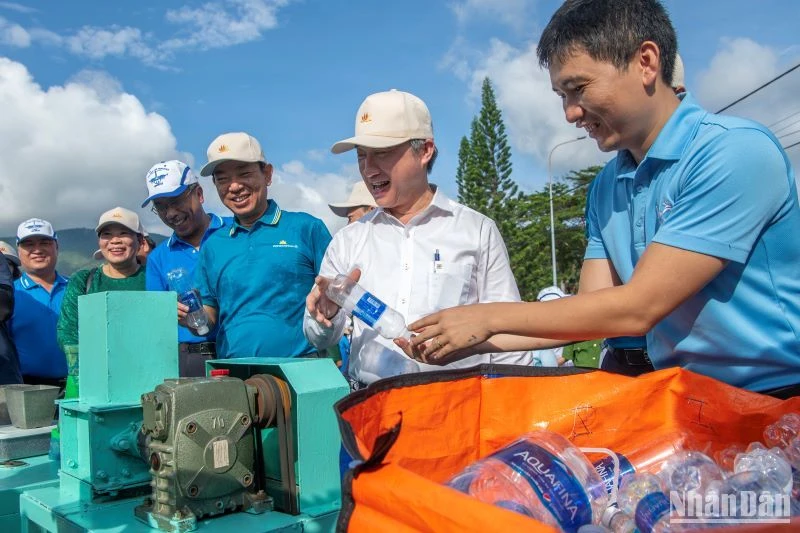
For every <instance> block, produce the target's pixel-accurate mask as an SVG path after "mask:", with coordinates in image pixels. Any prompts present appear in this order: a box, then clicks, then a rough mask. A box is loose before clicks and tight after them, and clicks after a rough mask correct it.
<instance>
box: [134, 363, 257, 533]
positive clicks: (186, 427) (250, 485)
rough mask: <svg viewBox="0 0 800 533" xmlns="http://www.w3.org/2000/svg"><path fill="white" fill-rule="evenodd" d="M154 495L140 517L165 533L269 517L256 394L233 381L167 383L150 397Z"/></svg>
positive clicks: (147, 427)
mask: <svg viewBox="0 0 800 533" xmlns="http://www.w3.org/2000/svg"><path fill="white" fill-rule="evenodd" d="M142 409H143V417H144V422H143V425H142V432H143V433H144V434H145V435H146V436H147V437H148V438H149V445H148V452H149V463H150V473H151V474H152V476H153V478H152V481H151V485H152V488H153V490H152V497H151V498H148V499H147V500H145V503H144V504H143V505H140V506H138V507H137V508H136V511H135V513H136V516H137V517H138V518H139V519H141V520H143V521H145V522H146V523H148V524H149V525H150V526H151V527H156V528H159V529H162V530H165V531H188V530H191V529H194V526H195V522H196V520H197V519H198V518H200V517H203V516H210V515H217V514H222V513H224V512H227V511H232V510H246V511H250V512H255V513H259V512H263V511H264V510H267V509H269V508H271V498H270V497H269V496H267V495H266V493H265V492H264V491H263V490H259V487H260V485H261V483H259V482H258V479H257V478H258V476H259V475H260V473H259V468H258V466H257V454H256V449H255V443H256V439H255V436H254V425H253V424H254V418H255V417H256V389H255V387H252V386H249V385H247V384H245V383H244V382H243V381H242V380H240V379H236V378H230V377H215V378H189V379H177V380H167V381H165V382H164V383H163V384H161V385H158V386H157V387H156V389H155V391H153V392H149V393H146V394H144V395H143V396H142Z"/></svg>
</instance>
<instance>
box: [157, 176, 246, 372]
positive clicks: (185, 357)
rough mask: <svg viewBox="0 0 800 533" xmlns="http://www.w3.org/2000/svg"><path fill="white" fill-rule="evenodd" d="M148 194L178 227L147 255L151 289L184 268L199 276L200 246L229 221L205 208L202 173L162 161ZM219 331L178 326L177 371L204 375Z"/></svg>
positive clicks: (171, 224)
mask: <svg viewBox="0 0 800 533" xmlns="http://www.w3.org/2000/svg"><path fill="white" fill-rule="evenodd" d="M145 183H146V184H147V192H148V196H147V199H146V200H145V201H144V203H143V204H142V207H145V206H146V205H147V204H149V203H150V202H152V203H153V206H152V207H151V209H152V211H153V212H154V213H155V214H157V215H158V217H159V218H160V219H161V221H162V222H163V223H164V224H166V225H167V226H168V227H169V228H170V229H172V230H173V233H172V235H171V236H170V238H169V239H167V240H166V241H164V242H162V243H161V244H160V245H159V246H157V247H156V248H155V249H154V250H152V251H151V252H150V254H149V255H148V257H147V271H146V273H145V281H146V285H147V290H148V291H169V290H172V288H171V287H170V286H169V282H168V279H167V275H168V274H169V273H170V272H172V271H173V270H176V269H179V268H182V269H184V270H186V272H187V273H188V274H189V275H190V276H193V275H194V270H195V266H196V265H197V259H198V258H199V257H200V248H201V247H202V246H203V244H204V243H205V242H206V240H207V239H208V238H209V237H210V236H211V235H212V234H213V233H214V232H215V231H217V230H218V229H220V228H223V227H224V226H225V225H226V223H230V221H225V220H223V219H222V218H220V217H219V216H217V215H215V214H213V213H206V212H205V210H204V209H203V202H204V201H205V200H204V198H203V189H202V187H200V184H199V183H198V180H197V176H196V175H195V174H194V172H192V169H190V168H189V167H188V166H187V165H186V164H185V163H182V162H180V161H175V160H172V161H162V162H161V163H158V164H156V165H153V167H152V168H151V169H150V170H149V171H148V172H147V175H146V176H145ZM216 334H217V332H216V331H215V330H210V331H209V332H208V333H207V334H206V335H195V334H194V333H193V332H192V331H191V330H189V329H188V328H185V327H183V326H180V325H179V326H178V343H179V344H178V371H179V373H180V375H181V376H183V377H193V376H205V375H206V371H205V362H206V361H207V360H208V359H213V358H214V355H215V354H216V347H215V345H214V340H215V338H216Z"/></svg>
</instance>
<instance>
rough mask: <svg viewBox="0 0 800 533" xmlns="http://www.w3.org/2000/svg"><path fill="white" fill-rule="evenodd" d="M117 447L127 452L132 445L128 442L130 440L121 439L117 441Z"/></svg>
mask: <svg viewBox="0 0 800 533" xmlns="http://www.w3.org/2000/svg"><path fill="white" fill-rule="evenodd" d="M117 447H118V448H119V449H120V450H127V449H129V448H130V447H131V443H130V442H128V439H119V441H117Z"/></svg>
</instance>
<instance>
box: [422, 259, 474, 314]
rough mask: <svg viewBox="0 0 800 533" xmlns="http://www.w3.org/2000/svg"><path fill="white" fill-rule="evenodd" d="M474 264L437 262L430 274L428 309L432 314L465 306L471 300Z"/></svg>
mask: <svg viewBox="0 0 800 533" xmlns="http://www.w3.org/2000/svg"><path fill="white" fill-rule="evenodd" d="M472 268H473V265H472V264H466V265H465V264H459V263H443V262H441V261H437V262H436V263H435V264H434V270H433V272H430V273H429V274H428V307H429V308H430V310H431V312H435V311H439V310H440V309H447V308H448V307H455V306H457V305H463V304H465V303H467V302H468V300H469V289H470V281H471V280H472Z"/></svg>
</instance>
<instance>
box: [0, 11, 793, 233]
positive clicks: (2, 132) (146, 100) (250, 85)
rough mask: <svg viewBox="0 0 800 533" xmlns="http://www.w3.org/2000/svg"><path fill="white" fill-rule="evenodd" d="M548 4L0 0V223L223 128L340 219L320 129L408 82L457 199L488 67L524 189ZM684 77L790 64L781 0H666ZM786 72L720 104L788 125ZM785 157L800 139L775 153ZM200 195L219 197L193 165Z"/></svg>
mask: <svg viewBox="0 0 800 533" xmlns="http://www.w3.org/2000/svg"><path fill="white" fill-rule="evenodd" d="M559 4H560V2H556V1H534V0H527V1H526V0H453V1H442V2H439V1H436V0H433V1H430V0H429V1H424V2H423V1H418V0H407V1H406V2H381V1H363V0H353V1H346V2H345V1H341V0H340V1H335V0H329V1H322V0H317V1H313V0H306V1H292V0H219V1H217V2H215V3H205V2H202V1H201V2H192V1H184V2H179V1H178V2H169V3H166V2H156V1H147V0H142V1H139V2H101V1H98V0H95V1H89V0H84V1H77V2H26V3H24V4H23V3H13V2H5V1H0V109H3V110H4V111H3V119H2V120H0V161H3V162H4V163H3V165H0V196H2V199H3V201H4V204H3V205H4V206H10V207H7V208H6V209H4V210H3V213H0V230H2V231H3V232H6V233H8V232H9V231H12V230H13V229H15V228H16V225H17V224H18V223H19V222H20V221H21V220H24V219H25V218H28V217H30V216H41V217H44V218H48V219H50V220H51V221H53V222H54V224H55V225H56V226H57V227H62V228H64V227H73V226H87V227H91V226H93V225H94V224H95V222H96V219H97V217H98V216H99V214H100V213H101V212H102V211H104V210H106V209H108V208H110V207H113V206H114V205H123V206H125V207H130V208H134V209H137V211H138V212H140V214H141V215H142V216H143V219H144V221H145V223H146V225H148V226H150V227H151V228H153V229H156V230H160V231H164V228H163V226H161V225H160V223H159V222H158V221H157V218H156V217H155V215H153V214H152V213H150V212H149V211H145V210H140V209H138V206H139V205H140V204H141V200H143V199H144V197H145V196H146V194H145V192H146V191H145V186H144V175H145V173H146V171H147V170H148V169H149V167H150V166H151V165H152V164H154V163H156V162H158V161H160V160H162V159H165V158H179V159H184V160H186V161H187V162H188V163H190V164H192V165H194V166H195V167H196V168H199V166H200V165H202V163H204V162H205V150H206V148H207V146H208V143H209V142H210V141H211V140H212V139H213V138H214V137H215V136H217V135H218V134H220V133H222V132H225V131H239V130H244V131H248V132H250V133H252V134H253V135H255V136H256V137H258V138H259V139H260V140H261V142H262V144H263V146H264V149H265V152H266V154H267V157H268V159H270V161H271V162H272V163H273V164H274V165H275V167H276V172H277V176H276V180H275V185H274V186H273V188H272V189H271V195H272V196H273V197H274V198H276V199H277V200H278V201H279V203H280V204H281V205H282V207H284V208H287V209H292V210H306V211H309V212H311V213H312V214H314V215H316V216H319V217H320V218H322V219H323V220H325V221H326V223H328V224H329V226H330V227H331V229H332V230H334V229H336V228H337V227H338V226H339V225H340V224H341V221H340V220H338V219H336V218H335V217H334V216H333V214H332V213H331V212H330V211H329V210H328V208H327V206H326V204H327V203H328V202H334V201H339V200H342V199H343V198H344V197H345V196H346V195H347V189H348V185H349V184H350V183H352V182H353V181H355V180H356V179H358V173H357V169H356V166H355V157H354V156H353V155H352V154H345V155H341V156H334V155H332V154H330V153H329V151H328V149H329V147H330V145H331V144H332V143H333V142H335V141H337V140H339V139H341V138H344V137H348V136H350V135H351V134H352V130H353V123H354V116H355V112H356V109H357V107H358V105H359V104H360V102H361V101H362V100H363V98H364V97H365V96H366V95H368V94H370V93H372V92H376V91H381V90H386V89H389V88H398V89H402V90H407V91H410V92H413V93H415V94H417V95H418V96H420V97H421V98H422V99H423V100H425V101H426V102H427V104H428V106H429V108H430V109H431V112H432V115H433V120H434V127H435V134H436V141H437V145H438V146H439V149H440V159H439V161H438V162H437V165H436V168H435V169H434V173H433V178H432V181H434V182H436V183H438V184H440V185H441V186H442V188H443V189H444V191H445V192H447V193H448V194H450V195H452V196H455V195H456V188H455V181H454V178H453V175H454V172H455V167H456V161H457V151H458V143H459V140H460V138H461V136H462V135H465V134H467V133H468V128H469V123H470V121H471V119H472V117H473V115H474V114H475V113H477V112H478V108H479V90H480V82H481V80H482V79H483V77H484V76H486V75H488V76H490V77H491V78H492V80H493V82H494V83H495V89H496V91H497V95H498V101H499V104H500V106H501V108H502V109H503V112H504V117H505V120H506V124H507V127H508V133H509V140H510V142H511V146H512V152H513V154H514V178H515V179H516V180H517V181H518V183H519V184H520V185H521V186H522V188H523V189H525V190H534V189H537V188H539V187H541V186H542V185H543V184H544V183H545V182H546V180H547V171H546V162H547V154H548V153H549V151H550V148H551V147H552V146H553V145H554V144H556V143H557V142H560V141H563V140H568V139H571V138H574V137H577V136H578V135H580V134H581V132H580V131H579V130H576V129H574V127H573V126H570V125H567V124H566V122H565V121H564V119H563V116H562V114H561V111H560V106H559V101H558V99H557V98H556V97H555V96H554V95H553V94H552V92H551V90H550V86H549V79H548V77H547V74H546V73H545V72H543V71H541V70H540V69H539V67H538V66H537V64H536V61H535V45H536V41H537V38H538V36H539V34H540V33H541V29H542V28H543V27H544V25H545V24H546V23H547V21H548V19H549V17H550V15H551V14H552V13H553V12H554V11H555V9H556V8H557V6H558V5H559ZM666 6H667V8H668V9H669V11H670V13H671V15H672V18H673V22H674V24H675V26H676V29H677V31H678V37H679V46H680V51H681V54H682V55H683V57H684V62H685V64H686V70H687V85H688V86H689V88H690V90H691V91H692V92H693V93H694V94H695V95H696V96H697V97H698V98H699V99H700V101H701V102H703V103H704V104H706V105H708V106H709V107H711V108H714V109H716V108H718V107H721V106H722V105H724V104H727V103H729V102H731V101H733V100H734V99H736V98H738V97H739V96H741V95H743V94H745V93H747V92H748V91H750V90H752V89H753V88H755V87H757V86H758V85H760V84H761V83H763V82H765V81H767V80H769V79H770V78H772V77H774V76H775V75H776V74H778V73H780V72H782V71H784V70H786V69H787V68H788V67H790V66H792V65H795V64H797V63H798V62H800V37H799V36H798V32H797V20H798V18H799V16H800V6H799V5H798V4H797V3H796V2H795V1H794V0H780V1H778V0H765V1H762V2H753V1H752V0H703V1H700V2H689V1H688V0H672V1H667V2H666ZM799 111H800V71H795V72H794V73H793V74H791V75H789V76H787V77H786V78H784V79H782V80H781V81H780V82H778V83H776V84H774V85H773V86H771V87H770V88H769V89H767V90H764V91H762V92H760V93H758V94H757V95H756V96H754V97H753V98H752V99H750V100H748V101H746V102H745V103H743V104H741V105H739V106H736V107H735V108H733V109H731V111H730V112H733V113H737V114H741V115H745V116H750V117H752V118H756V119H758V120H760V121H762V122H764V123H767V124H772V123H774V122H776V121H778V120H780V119H783V118H787V117H788V119H787V120H785V121H784V122H781V123H779V124H777V125H776V129H777V128H779V127H784V126H787V125H788V128H787V129H783V130H782V131H781V132H780V133H782V134H785V136H784V137H783V138H782V139H781V140H782V141H783V142H784V144H785V145H788V144H791V143H794V142H797V141H800V134H795V133H793V132H794V131H795V130H800V125H799V124H800V122H798V123H797V124H793V121H794V120H800V114H799V115H797V116H795V117H794V118H792V116H791V115H792V113H795V112H799ZM789 153H790V155H791V156H792V159H793V161H795V163H796V164H797V162H798V161H800V147H795V148H793V149H790V151H789ZM608 157H609V155H608V154H601V153H599V152H598V151H597V150H596V148H595V147H594V144H593V143H592V142H591V141H581V142H577V143H573V144H570V145H567V146H564V147H562V148H559V149H558V151H557V152H555V153H554V158H553V167H554V170H555V173H556V174H563V173H565V172H567V171H568V170H570V169H578V168H582V167H583V166H586V165H589V164H592V163H600V162H603V161H605V160H606V159H607V158H608ZM203 184H204V186H205V187H204V188H205V190H206V198H207V204H208V206H209V209H210V210H215V211H218V212H223V211H224V208H223V207H222V206H221V204H220V203H219V200H218V199H217V198H216V193H215V191H214V189H213V187H212V185H211V184H210V183H209V182H206V181H203Z"/></svg>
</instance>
